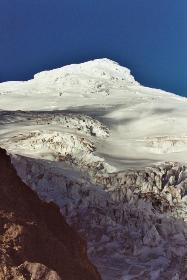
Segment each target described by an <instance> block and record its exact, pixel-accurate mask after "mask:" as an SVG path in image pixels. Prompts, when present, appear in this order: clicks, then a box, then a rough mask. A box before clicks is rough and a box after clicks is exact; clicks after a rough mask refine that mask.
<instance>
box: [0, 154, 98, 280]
mask: <svg viewBox="0 0 187 280" xmlns="http://www.w3.org/2000/svg"><path fill="white" fill-rule="evenodd" d="M0 279H1V280H9V279H14V280H18V279H20V280H29V279H33V280H37V279H38V280H39V279H43V280H45V279H48V280H60V279H63V280H101V278H100V276H99V274H98V272H97V270H96V269H95V267H94V266H93V265H92V264H91V262H90V261H89V259H88V257H87V250H86V243H85V241H84V240H83V239H81V238H80V236H79V235H78V234H77V233H76V232H75V231H74V230H73V229H72V228H71V227H70V226H69V225H68V224H67V223H66V221H65V219H64V218H63V217H62V215H61V214H60V211H59V208H58V207H57V206H56V205H54V204H53V203H45V202H42V201H41V200H40V199H39V198H38V196H37V195H36V194H35V193H34V192H33V191H32V190H31V189H30V188H29V187H27V186H26V185H25V184H24V183H23V182H22V181H21V179H20V178H19V177H18V176H17V173H16V171H15V169H14V167H13V166H12V164H11V161H10V158H9V157H8V156H7V155H6V151H5V150H2V149H0Z"/></svg>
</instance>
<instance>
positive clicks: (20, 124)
mask: <svg viewBox="0 0 187 280" xmlns="http://www.w3.org/2000/svg"><path fill="white" fill-rule="evenodd" d="M186 118H187V99H185V98H183V97H179V96H176V95H174V94H172V93H166V92H164V91H162V90H158V89H151V88H146V87H143V86H141V85H140V84H139V83H138V82H136V81H135V80H134V78H133V76H132V75H131V74H130V71H129V70H128V69H127V68H124V67H121V66H119V65H118V64H117V63H115V62H112V61H111V60H107V59H98V60H94V61H90V62H86V63H83V64H79V65H70V66H65V67H62V68H59V69H55V70H51V71H44V72H41V73H39V74H36V75H35V76H34V79H33V80H30V81H27V82H7V83H2V84H0V146H2V147H4V148H6V149H7V150H8V151H9V152H10V153H11V154H12V162H13V164H14V165H15V167H16V169H17V172H18V174H19V175H20V176H21V178H22V179H23V180H24V181H25V182H26V183H27V184H28V185H30V186H31V187H32V188H33V189H34V190H35V191H36V192H37V193H38V195H39V196H40V198H41V199H43V200H46V201H54V202H55V203H56V204H58V205H59V206H60V208H61V211H62V213H63V214H64V215H65V216H66V218H67V220H68V221H69V223H70V224H72V225H73V226H74V227H75V228H76V229H78V230H79V231H80V233H81V234H82V235H83V236H84V237H85V238H86V239H87V240H88V242H89V243H88V249H89V254H90V256H91V258H92V260H93V261H94V263H95V264H96V265H97V267H98V269H99V271H100V272H101V274H102V277H103V279H104V280H131V279H132V280H135V279H145V280H165V279H171V280H178V279H180V280H185V279H187V271H186V266H187V245H186V244H187V225H186V223H187V218H186V217H187V167H186V166H187V165H186V158H187V122H186Z"/></svg>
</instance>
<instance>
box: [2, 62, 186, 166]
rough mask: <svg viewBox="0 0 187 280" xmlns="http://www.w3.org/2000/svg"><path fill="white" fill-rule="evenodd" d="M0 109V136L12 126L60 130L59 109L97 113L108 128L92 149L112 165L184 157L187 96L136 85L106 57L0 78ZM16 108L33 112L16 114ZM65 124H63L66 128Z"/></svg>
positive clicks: (132, 164)
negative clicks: (18, 78) (24, 77)
mask: <svg viewBox="0 0 187 280" xmlns="http://www.w3.org/2000/svg"><path fill="white" fill-rule="evenodd" d="M0 109H1V112H0V117H1V132H0V134H1V139H2V140H3V135H4V136H7V133H8V132H10V136H14V135H17V134H18V133H17V132H15V133H14V130H15V129H16V131H20V132H22V131H23V130H24V133H25V131H26V132H27V131H29V132H30V131H32V130H33V131H36V130H42V133H45V132H48V131H51V130H54V124H55V125H56V130H55V131H59V132H64V127H63V124H62V122H61V121H58V120H57V119H58V118H60V116H59V114H60V112H61V111H62V110H63V111H66V112H71V113H78V114H80V113H81V114H83V115H88V116H90V117H93V118H96V119H98V120H99V121H100V122H101V123H102V124H104V125H105V126H106V127H108V129H109V131H110V133H109V137H107V138H104V139H101V138H100V140H99V141H95V142H96V143H95V145H96V151H97V155H99V156H100V157H102V158H104V159H105V162H107V163H108V164H110V165H111V166H113V167H114V168H115V169H116V170H123V169H124V168H128V167H138V166H147V165H150V164H152V163H155V162H159V161H163V160H174V161H177V160H178V161H183V162H185V161H186V158H187V150H186V143H187V123H186V117H187V99H186V98H184V97H179V96H177V95H174V94H171V93H167V92H164V91H162V90H157V89H151V88H146V87H143V86H141V85H140V84H139V83H137V82H136V81H135V80H134V78H133V76H132V75H131V74H130V71H129V70H128V69H127V68H125V67H122V66H119V65H118V64H117V63H115V62H113V61H111V60H108V59H96V60H93V61H89V62H85V63H82V64H78V65H70V66H65V67H62V68H59V69H55V70H51V71H44V72H41V73H39V74H37V75H35V77H34V79H33V80H30V81H27V82H6V83H2V84H0ZM5 110H8V111H7V112H6V111H5ZM9 110H11V112H9ZM17 110H23V111H27V112H28V111H34V112H30V114H25V115H23V114H22V116H20V114H19V112H13V111H17ZM36 111H37V112H40V113H37V112H36ZM41 111H46V112H48V115H47V114H46V115H45V118H46V123H44V122H43V123H41V121H40V120H41V119H42V118H43V115H42V114H41ZM52 112H53V113H54V114H52ZM55 112H57V114H55ZM33 119H35V121H34V120H33ZM54 119H56V122H55V121H54ZM77 122H78V121H77ZM2 125H3V126H2ZM46 125H47V126H46ZM71 128H72V129H73V130H74V129H75V127H72V126H71V124H70V125H69V129H68V127H67V126H66V132H67V131H70V130H71V132H72V129H71ZM81 131H82V130H81V128H80V129H79V132H81ZM22 133H23V132H22ZM2 134H3V135H2ZM10 136H8V137H10ZM92 136H93V135H92ZM6 140H7V138H5V142H6ZM95 140H96V139H95ZM2 145H3V144H2ZM7 148H10V143H9V144H7ZM12 149H13V150H14V151H16V152H18V153H19V154H20V153H23V154H26V152H25V151H22V149H21V148H19V149H16V148H15V147H14V148H12ZM28 152H29V149H28ZM35 156H36V153H35ZM38 157H40V156H39V155H38Z"/></svg>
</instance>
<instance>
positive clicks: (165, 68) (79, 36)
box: [0, 0, 187, 96]
mask: <svg viewBox="0 0 187 280" xmlns="http://www.w3.org/2000/svg"><path fill="white" fill-rule="evenodd" d="M100 57H108V58H111V59H113V60H116V61H118V62H119V63H121V64H122V65H124V66H127V67H129V68H130V69H131V70H132V73H133V75H134V76H135V78H136V79H137V80H138V81H139V82H141V83H142V84H144V85H148V86H152V87H157V88H162V89H165V90H168V91H172V92H176V93H179V94H181V95H186V96H187V79H186V75H187V0H178V1H177V0H128V1H127V0H0V81H6V80H26V79H29V78H31V77H32V76H33V74H34V73H36V72H39V71H41V70H44V69H52V68H55V67H59V66H63V65H65V64H70V63H77V62H82V61H85V60H89V59H92V58H100Z"/></svg>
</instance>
